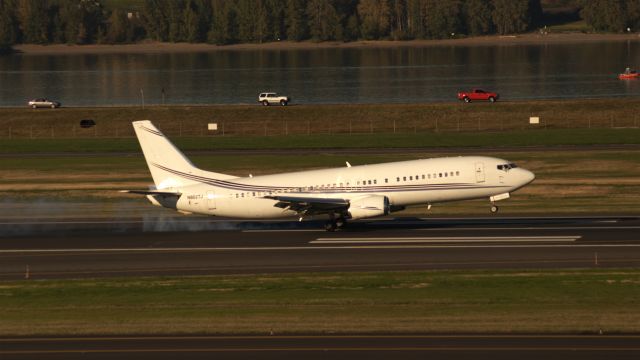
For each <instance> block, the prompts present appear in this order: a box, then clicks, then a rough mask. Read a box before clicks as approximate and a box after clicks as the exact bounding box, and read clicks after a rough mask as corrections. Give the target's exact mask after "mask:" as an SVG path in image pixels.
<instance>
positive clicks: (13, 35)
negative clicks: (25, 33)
mask: <svg viewBox="0 0 640 360" xmlns="http://www.w3.org/2000/svg"><path fill="white" fill-rule="evenodd" d="M15 9H16V1H15V0H0V52H8V51H9V50H10V49H11V45H13V44H15V43H16V42H17V41H18V34H19V31H20V29H19V28H18V20H17V19H16V13H15Z"/></svg>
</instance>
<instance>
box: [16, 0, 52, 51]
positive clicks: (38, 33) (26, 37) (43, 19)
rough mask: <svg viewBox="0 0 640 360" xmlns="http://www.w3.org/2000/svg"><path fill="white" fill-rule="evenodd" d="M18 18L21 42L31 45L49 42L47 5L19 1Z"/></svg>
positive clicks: (30, 0)
mask: <svg viewBox="0 0 640 360" xmlns="http://www.w3.org/2000/svg"><path fill="white" fill-rule="evenodd" d="M17 5H18V17H19V22H20V30H21V32H22V41H23V42H25V43H33V44H46V43H47V42H49V36H48V34H49V18H48V14H49V11H48V4H47V2H44V1H41V0H19V1H18V4H17Z"/></svg>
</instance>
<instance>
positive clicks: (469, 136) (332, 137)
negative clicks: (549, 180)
mask: <svg viewBox="0 0 640 360" xmlns="http://www.w3.org/2000/svg"><path fill="white" fill-rule="evenodd" d="M171 140H172V141H174V143H175V144H176V145H177V146H178V147H179V148H180V149H182V150H185V151H197V150H219V149H321V148H354V149H355V148H415V147H418V148H419V147H425V148H434V147H435V148H447V147H487V146H491V147H507V146H552V145H609V144H640V129H549V130H521V131H506V132H480V133H407V134H387V133H383V134H353V135H348V134H319V135H297V136H242V137H241V136H225V137H223V136H216V137H182V138H180V137H175V138H171ZM134 151H140V147H139V145H138V141H137V140H136V139H135V138H117V139H114V138H95V139H4V140H2V146H0V153H46V152H72V153H77V152H89V153H90V152H134Z"/></svg>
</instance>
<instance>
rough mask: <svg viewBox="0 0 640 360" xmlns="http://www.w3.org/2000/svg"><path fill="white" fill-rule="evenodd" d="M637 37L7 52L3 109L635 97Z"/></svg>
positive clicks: (638, 87) (0, 81) (0, 78)
mask: <svg viewBox="0 0 640 360" xmlns="http://www.w3.org/2000/svg"><path fill="white" fill-rule="evenodd" d="M627 66H629V67H640V42H638V41H629V40H627V41H609V42H604V41H603V42H590V43H584V44H580V43H575V44H536V45H493V46H486V45H475V46H474V45H471V46H469V45H464V46H458V45H454V46H430V47H395V48H389V47H381V48H373V47H371V48H367V47H364V48H321V49H292V50H281V49H278V50H222V51H211V52H197V53H157V54H99V55H97V54H93V55H88V54H62V55H28V54H14V55H8V56H3V57H0V106H22V105H25V104H26V102H27V101H28V100H29V99H31V98H35V97H48V98H51V99H55V100H59V101H61V102H62V103H63V105H66V106H112V105H140V104H142V102H143V101H144V102H145V104H147V105H151V104H162V103H166V104H253V103H257V102H256V101H257V96H258V93H260V92H264V91H275V92H279V93H282V94H286V95H289V96H290V97H292V98H293V103H294V104H327V103H420V102H439V101H453V100H455V98H456V93H457V91H459V90H463V89H469V88H471V87H482V88H487V89H489V90H494V91H497V92H499V93H500V95H501V98H502V99H503V100H516V99H556V98H563V99H564V98H583V97H624V96H636V95H638V94H639V92H640V80H638V81H621V80H618V79H617V74H618V73H619V72H622V71H623V70H624V68H625V67H627Z"/></svg>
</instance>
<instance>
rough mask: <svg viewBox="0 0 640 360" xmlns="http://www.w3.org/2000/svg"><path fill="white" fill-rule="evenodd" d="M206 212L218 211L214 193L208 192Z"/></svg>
mask: <svg viewBox="0 0 640 360" xmlns="http://www.w3.org/2000/svg"><path fill="white" fill-rule="evenodd" d="M205 208H206V210H215V209H216V193H215V192H213V191H207V199H206V200H205Z"/></svg>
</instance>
